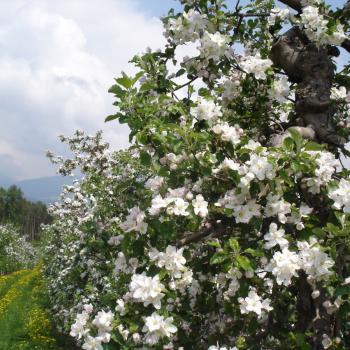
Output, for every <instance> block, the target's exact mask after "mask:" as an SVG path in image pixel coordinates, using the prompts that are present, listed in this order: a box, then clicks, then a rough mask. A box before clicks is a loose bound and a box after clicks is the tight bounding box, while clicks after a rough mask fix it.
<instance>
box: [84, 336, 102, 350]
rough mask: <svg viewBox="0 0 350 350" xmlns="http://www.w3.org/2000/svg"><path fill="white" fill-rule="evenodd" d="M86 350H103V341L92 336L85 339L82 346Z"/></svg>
mask: <svg viewBox="0 0 350 350" xmlns="http://www.w3.org/2000/svg"><path fill="white" fill-rule="evenodd" d="M82 349H84V350H103V346H102V340H101V339H100V338H99V337H92V336H90V335H88V336H87V338H85V342H84V344H83V346H82Z"/></svg>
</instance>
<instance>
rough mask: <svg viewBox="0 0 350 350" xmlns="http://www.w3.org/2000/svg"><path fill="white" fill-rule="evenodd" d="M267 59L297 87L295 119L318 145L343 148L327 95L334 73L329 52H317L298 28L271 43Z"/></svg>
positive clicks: (319, 50) (328, 95) (319, 49)
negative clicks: (305, 128)
mask: <svg viewBox="0 0 350 350" xmlns="http://www.w3.org/2000/svg"><path fill="white" fill-rule="evenodd" d="M271 59H272V60H273V62H274V64H275V65H276V66H278V67H280V68H282V69H283V70H284V71H285V72H286V73H287V75H288V77H289V79H290V80H291V81H292V82H294V83H297V89H296V106H295V111H296V117H297V119H298V120H302V121H303V123H304V126H307V127H309V128H311V129H313V130H314V131H315V132H316V135H317V138H318V140H319V141H320V142H325V143H328V144H334V145H341V144H343V143H344V142H345V140H344V139H343V138H341V137H339V136H338V135H337V134H336V132H335V131H334V128H333V127H332V122H333V117H334V113H335V111H334V109H333V108H332V105H331V99H330V95H331V87H332V82H333V79H334V69H333V65H332V61H331V57H330V56H329V50H328V49H326V48H318V47H317V46H316V45H315V44H313V43H311V42H310V41H309V40H308V39H307V38H306V36H305V35H304V34H303V33H302V31H301V30H300V29H299V28H298V27H294V28H292V29H290V30H288V31H287V32H286V33H285V34H283V35H282V36H281V37H280V38H279V39H278V40H277V41H276V42H275V44H274V45H273V48H272V51H271Z"/></svg>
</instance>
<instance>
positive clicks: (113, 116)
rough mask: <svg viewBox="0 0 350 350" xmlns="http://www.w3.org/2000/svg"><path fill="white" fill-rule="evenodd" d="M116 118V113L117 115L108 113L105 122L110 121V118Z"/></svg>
mask: <svg viewBox="0 0 350 350" xmlns="http://www.w3.org/2000/svg"><path fill="white" fill-rule="evenodd" d="M117 118H118V115H117V114H112V115H109V116H108V117H106V119H105V123H107V122H110V121H112V120H115V119H117Z"/></svg>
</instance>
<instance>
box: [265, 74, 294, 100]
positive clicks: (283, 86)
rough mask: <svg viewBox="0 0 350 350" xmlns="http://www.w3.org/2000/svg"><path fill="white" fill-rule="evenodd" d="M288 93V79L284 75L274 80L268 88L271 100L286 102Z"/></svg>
mask: <svg viewBox="0 0 350 350" xmlns="http://www.w3.org/2000/svg"><path fill="white" fill-rule="evenodd" d="M289 94H290V87H289V81H288V78H287V77H286V76H284V75H283V76H280V77H278V79H276V80H274V82H273V85H272V86H271V88H270V90H269V96H270V99H271V100H272V101H277V102H280V103H284V102H287V97H288V96H289Z"/></svg>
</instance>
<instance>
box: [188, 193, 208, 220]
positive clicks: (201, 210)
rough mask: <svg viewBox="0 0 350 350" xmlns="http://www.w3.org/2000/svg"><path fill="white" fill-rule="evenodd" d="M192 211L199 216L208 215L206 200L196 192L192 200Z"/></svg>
mask: <svg viewBox="0 0 350 350" xmlns="http://www.w3.org/2000/svg"><path fill="white" fill-rule="evenodd" d="M192 205H193V210H194V213H195V214H196V215H198V216H200V217H201V218H205V217H206V216H207V215H208V202H207V201H205V200H204V198H203V196H202V195H201V194H197V196H196V198H195V199H193V200H192Z"/></svg>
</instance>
